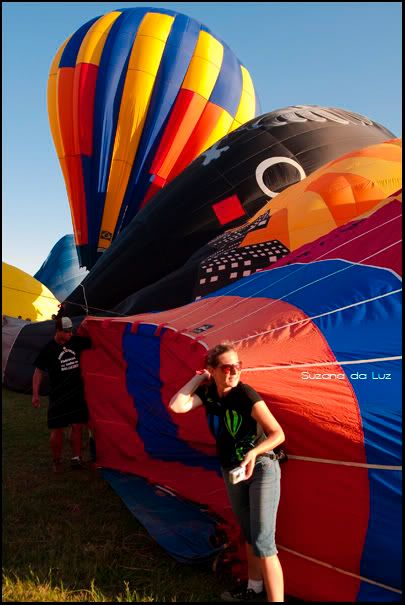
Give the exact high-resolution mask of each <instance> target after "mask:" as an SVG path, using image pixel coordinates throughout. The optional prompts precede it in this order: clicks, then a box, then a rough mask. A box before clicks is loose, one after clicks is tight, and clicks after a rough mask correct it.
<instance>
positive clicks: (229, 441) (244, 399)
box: [195, 382, 265, 468]
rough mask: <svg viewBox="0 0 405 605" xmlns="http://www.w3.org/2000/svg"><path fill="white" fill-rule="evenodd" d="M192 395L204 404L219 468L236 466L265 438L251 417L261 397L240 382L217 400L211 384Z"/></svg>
mask: <svg viewBox="0 0 405 605" xmlns="http://www.w3.org/2000/svg"><path fill="white" fill-rule="evenodd" d="M195 395H198V397H199V398H200V399H201V401H202V402H203V404H204V408H205V412H206V415H207V420H208V426H209V428H210V431H211V433H212V434H213V436H214V437H215V441H216V445H217V454H218V457H219V461H220V464H221V466H222V467H223V468H232V467H235V466H238V465H239V464H240V463H241V462H242V460H243V459H244V457H245V455H246V453H247V452H248V451H249V450H251V449H252V448H253V447H254V446H255V445H256V444H257V443H258V442H259V441H260V440H261V438H265V435H264V433H263V430H262V428H261V426H260V425H258V424H257V422H256V420H255V419H254V418H252V415H251V414H252V407H253V405H254V404H255V403H257V402H258V401H261V400H262V397H261V396H260V395H259V393H257V392H256V391H255V390H254V389H252V387H250V386H249V385H247V384H244V383H243V382H239V384H238V385H237V386H236V387H234V388H233V389H231V390H230V391H229V392H228V393H227V394H226V395H225V396H224V397H219V395H218V391H217V387H216V384H215V383H214V382H213V383H210V384H208V385H201V386H200V387H198V389H197V390H196V391H195Z"/></svg>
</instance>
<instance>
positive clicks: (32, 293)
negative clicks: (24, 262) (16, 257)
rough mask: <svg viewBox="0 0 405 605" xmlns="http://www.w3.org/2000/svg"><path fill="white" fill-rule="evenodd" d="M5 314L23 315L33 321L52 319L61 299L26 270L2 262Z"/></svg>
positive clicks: (12, 315)
mask: <svg viewBox="0 0 405 605" xmlns="http://www.w3.org/2000/svg"><path fill="white" fill-rule="evenodd" d="M2 269H3V280H2V306H3V311H2V312H3V314H4V315H10V317H18V316H19V315H20V316H21V318H22V319H30V320H31V321H45V320H46V319H51V317H52V314H56V313H57V312H58V311H59V301H58V300H57V299H56V298H55V297H54V295H53V294H52V292H51V291H50V290H49V289H48V288H47V287H46V286H44V285H43V284H41V282H39V281H38V280H37V279H35V278H34V277H31V275H28V273H25V271H22V270H21V269H18V268H17V267H13V266H12V265H9V264H7V263H4V262H3V263H2Z"/></svg>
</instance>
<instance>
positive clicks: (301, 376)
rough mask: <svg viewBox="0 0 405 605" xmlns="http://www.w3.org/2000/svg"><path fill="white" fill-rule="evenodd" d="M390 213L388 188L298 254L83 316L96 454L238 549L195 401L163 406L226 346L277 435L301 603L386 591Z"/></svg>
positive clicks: (393, 538)
mask: <svg viewBox="0 0 405 605" xmlns="http://www.w3.org/2000/svg"><path fill="white" fill-rule="evenodd" d="M400 219H401V205H400V203H399V201H398V200H396V199H395V200H392V201H391V202H389V203H387V204H386V205H382V206H381V207H379V208H378V209H376V210H375V211H374V212H371V211H369V212H368V216H365V217H364V218H362V219H358V220H355V221H351V222H350V223H348V224H347V225H344V226H341V227H339V228H337V229H335V230H334V231H332V232H331V233H329V234H327V235H325V236H323V238H322V239H321V240H318V241H317V243H316V254H313V255H312V256H309V260H307V261H306V262H301V261H300V262H293V263H292V264H290V265H285V266H280V267H279V268H276V267H274V268H271V269H270V270H264V271H261V272H258V273H256V274H253V275H250V276H247V277H244V278H242V279H241V280H239V281H237V282H236V283H234V284H232V285H230V286H228V287H227V288H224V289H221V290H219V291H217V292H215V293H212V294H210V295H208V296H206V297H204V298H202V299H201V300H199V301H195V302H193V303H191V304H189V305H187V306H185V307H179V308H176V309H171V310H169V311H164V312H159V313H152V314H141V315H135V316H131V317H125V318H110V319H105V318H96V317H89V318H88V319H86V320H85V322H84V323H83V324H82V329H84V330H85V331H86V332H87V333H88V334H89V335H90V336H91V338H92V339H93V342H94V345H95V346H94V348H93V349H92V351H89V352H86V356H85V357H84V359H83V363H84V380H85V385H86V393H87V398H88V403H89V407H90V415H91V422H92V425H93V427H94V430H95V437H96V443H97V455H98V463H99V464H100V465H101V466H102V467H106V468H108V469H116V470H118V471H122V472H124V473H133V474H135V475H137V476H140V477H143V478H145V479H147V480H148V481H150V482H151V483H156V484H160V485H162V484H163V485H165V486H167V487H168V489H171V490H173V492H174V493H176V494H178V495H179V497H181V498H186V499H187V500H189V501H191V502H195V503H201V504H202V505H204V506H206V507H207V509H208V510H210V511H212V512H213V513H214V514H215V515H217V516H218V517H219V518H221V519H223V520H224V522H225V527H226V531H227V535H228V538H229V540H230V541H231V543H232V544H233V546H234V548H235V549H236V550H237V555H238V556H239V557H243V551H242V550H240V549H239V550H238V544H239V542H238V540H239V533H238V528H237V526H236V524H235V520H234V518H233V516H232V513H231V511H230V508H229V504H228V501H227V498H226V493H225V488H224V486H223V482H222V479H221V477H220V473H219V468H218V466H217V464H216V458H215V453H214V447H215V446H214V443H213V439H212V437H211V435H210V433H209V431H208V427H207V423H206V419H205V417H204V411H203V410H202V409H197V410H195V411H193V412H191V413H190V414H181V415H176V414H172V413H171V411H170V410H169V408H168V402H169V401H170V398H171V396H172V395H173V394H174V393H175V392H176V391H177V389H178V388H179V387H180V386H182V385H183V384H184V383H185V382H186V381H187V380H188V379H189V378H190V377H191V376H192V375H193V374H194V372H195V370H196V369H199V368H201V367H202V365H203V363H204V358H205V354H206V351H207V348H209V347H211V346H213V345H214V344H216V343H217V342H220V341H221V340H224V339H230V340H232V341H233V342H234V344H235V345H236V346H237V347H238V350H239V355H240V357H241V359H242V360H243V363H244V371H243V373H242V380H243V381H245V382H247V383H249V384H251V385H252V386H253V387H254V388H255V389H256V390H257V391H258V392H259V393H261V394H262V395H263V399H264V400H265V401H266V403H267V404H268V405H269V407H270V409H271V410H272V411H273V412H274V414H275V416H276V418H277V419H278V420H279V421H280V423H281V425H282V426H283V429H284V432H285V435H286V446H287V451H288V454H289V461H288V462H287V464H286V465H285V466H284V467H283V469H282V484H281V503H280V509H279V515H278V524H277V534H276V539H277V545H278V549H279V556H280V558H281V561H282V565H283V569H284V574H285V586H286V592H287V594H289V595H292V596H295V597H298V598H300V599H303V600H305V601H323V602H327V601H334V602H355V601H385V602H387V601H390V602H391V601H400V600H401V594H402V593H401V540H400V535H401V531H400V525H401V469H402V467H401V388H400V386H401V364H400V359H401V354H400V352H401V339H400V333H401V332H400V329H399V328H400V322H401V280H400V276H399V275H398V274H397V272H396V271H395V267H397V257H398V256H399V255H400V250H401V241H400V238H398V232H399V231H400ZM322 244H324V245H322ZM322 250H325V252H326V254H324V255H323V256H321V255H319V256H318V254H317V253H318V251H322ZM305 252H308V250H307V251H305ZM299 253H300V250H297V255H298V254H299ZM304 258H308V255H307V256H306V257H304ZM280 262H282V261H280ZM101 368H103V372H101V371H100V370H101ZM107 368H108V369H107ZM106 369H107V370H106ZM112 427H113V428H112ZM235 562H236V558H235Z"/></svg>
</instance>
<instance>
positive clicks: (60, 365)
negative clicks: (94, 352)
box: [34, 336, 91, 408]
mask: <svg viewBox="0 0 405 605" xmlns="http://www.w3.org/2000/svg"><path fill="white" fill-rule="evenodd" d="M90 347H91V340H90V338H86V337H84V336H72V338H71V339H70V340H69V341H68V342H67V343H66V344H64V345H61V344H58V343H57V342H56V340H55V339H52V340H50V341H49V342H48V344H47V345H45V347H44V348H43V349H42V351H41V352H40V353H39V355H38V357H37V358H36V360H35V362H34V365H35V367H37V368H39V369H40V370H44V371H47V372H48V374H49V383H50V390H49V408H52V407H53V406H57V405H59V404H62V403H63V404H65V403H67V402H68V401H72V400H74V402H75V404H76V405H78V404H80V403H82V402H83V403H84V389H83V382H82V377H81V373H80V366H79V361H80V353H81V351H83V350H84V349H89V348H90Z"/></svg>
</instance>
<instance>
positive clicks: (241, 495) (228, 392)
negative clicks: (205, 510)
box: [169, 342, 284, 603]
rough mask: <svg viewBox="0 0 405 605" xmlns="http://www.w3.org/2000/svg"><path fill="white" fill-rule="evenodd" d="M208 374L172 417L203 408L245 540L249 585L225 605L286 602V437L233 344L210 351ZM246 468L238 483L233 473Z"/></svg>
mask: <svg viewBox="0 0 405 605" xmlns="http://www.w3.org/2000/svg"><path fill="white" fill-rule="evenodd" d="M206 366H207V369H205V370H203V371H199V372H197V373H196V375H195V376H193V378H191V380H189V381H188V382H187V383H186V384H185V385H184V386H183V387H182V388H181V389H180V390H179V391H178V392H177V393H176V394H175V395H174V396H173V397H172V399H171V401H170V403H169V407H170V408H171V410H173V412H177V413H180V414H182V413H186V412H189V411H191V410H193V409H195V408H197V407H199V406H200V405H204V408H205V411H206V415H207V420H208V424H209V427H210V430H211V432H212V433H213V435H214V437H215V440H216V445H217V453H218V457H219V461H220V464H221V468H222V474H223V477H224V481H225V485H226V488H227V492H228V496H229V500H230V502H231V506H232V509H233V511H234V513H235V515H236V517H237V518H238V521H239V523H240V525H241V528H242V532H243V535H244V537H245V540H246V552H247V562H248V578H249V579H248V583H247V585H241V586H240V587H238V588H236V589H235V590H233V591H230V592H225V593H223V594H222V595H221V598H222V599H223V600H225V601H255V600H257V599H259V598H260V597H263V596H264V592H263V581H264V588H265V590H266V593H267V599H268V601H270V602H279V603H280V602H283V601H284V582H283V571H282V568H281V565H280V562H279V559H278V557H277V548H276V543H275V529H276V515H277V508H278V503H279V500H280V465H279V462H278V460H277V456H276V454H274V452H273V451H272V450H273V448H275V447H277V446H278V445H280V444H281V443H283V441H284V433H283V430H282V428H281V426H280V425H279V423H278V422H277V420H276V419H275V418H274V416H273V414H272V413H271V412H270V410H269V409H268V407H267V405H266V404H265V402H264V401H263V400H262V398H261V396H260V395H259V394H258V393H257V392H256V391H255V390H254V389H252V388H251V387H250V386H249V385H247V384H244V383H243V382H241V381H240V374H241V368H242V364H241V362H240V361H239V358H238V353H237V351H236V349H235V348H234V346H233V345H232V344H231V343H228V342H225V343H221V344H218V345H217V346H215V347H214V348H213V349H211V350H210V351H209V352H208V355H207V363H206ZM238 466H241V467H243V471H242V473H243V472H244V473H245V476H244V479H243V480H240V481H239V482H237V483H233V482H232V481H233V478H232V476H233V474H231V475H230V471H231V470H232V469H234V468H235V467H238Z"/></svg>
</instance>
